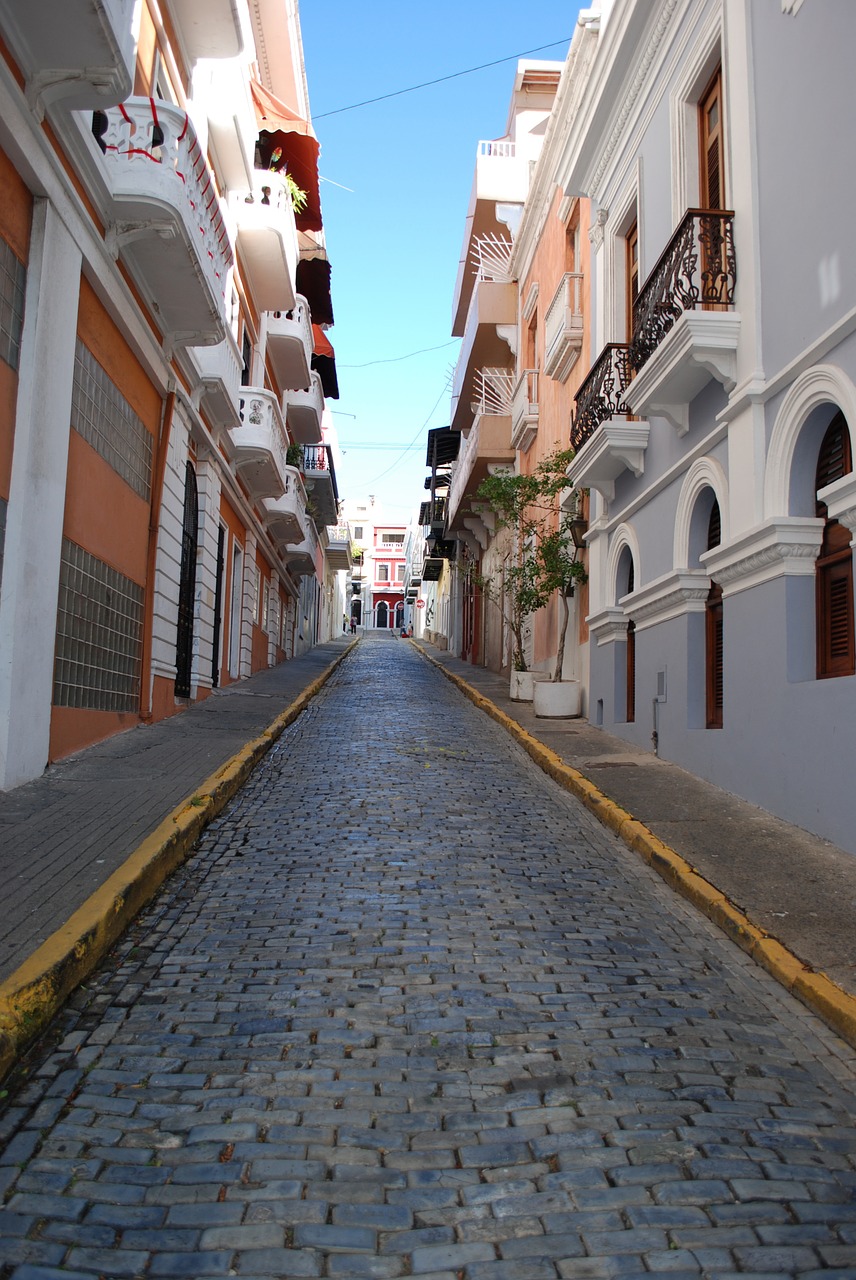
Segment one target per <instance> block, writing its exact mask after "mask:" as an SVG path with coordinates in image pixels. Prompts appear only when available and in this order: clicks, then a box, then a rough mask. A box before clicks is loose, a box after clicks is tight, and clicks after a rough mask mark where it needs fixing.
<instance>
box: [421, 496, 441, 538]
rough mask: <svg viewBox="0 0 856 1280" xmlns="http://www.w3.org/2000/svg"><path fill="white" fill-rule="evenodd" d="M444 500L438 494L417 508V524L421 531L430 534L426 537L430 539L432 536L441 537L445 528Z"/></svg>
mask: <svg viewBox="0 0 856 1280" xmlns="http://www.w3.org/2000/svg"><path fill="white" fill-rule="evenodd" d="M446 506H447V503H446V499H445V497H441V496H440V495H438V494H435V495H434V498H433V500H432V501H429V502H423V503H422V505H421V506H420V508H419V523H420V524H421V525H422V527H423V529H428V530H430V532H429V533H428V534H427V535H426V536H427V537H431V536H432V534H436V535H438V536H442V534H443V530H444V529H445V527H446Z"/></svg>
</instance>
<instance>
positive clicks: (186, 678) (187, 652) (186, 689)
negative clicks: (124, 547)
mask: <svg viewBox="0 0 856 1280" xmlns="http://www.w3.org/2000/svg"><path fill="white" fill-rule="evenodd" d="M198 527H199V497H198V494H197V491H196V472H195V471H194V470H193V465H192V464H191V463H190V462H188V463H187V467H186V469H185V473H184V520H183V522H182V526H181V576H180V578H179V583H178V634H177V637H176V646H175V694H176V697H178V698H189V697H190V677H191V669H192V666H193V605H194V597H195V595H196V548H197V543H198V540H199V538H198Z"/></svg>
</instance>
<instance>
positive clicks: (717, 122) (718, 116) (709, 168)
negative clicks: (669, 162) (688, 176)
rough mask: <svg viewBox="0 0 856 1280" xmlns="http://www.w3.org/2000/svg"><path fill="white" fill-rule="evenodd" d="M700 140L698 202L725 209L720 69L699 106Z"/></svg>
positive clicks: (706, 205) (704, 206) (705, 206)
mask: <svg viewBox="0 0 856 1280" xmlns="http://www.w3.org/2000/svg"><path fill="white" fill-rule="evenodd" d="M699 133H700V138H701V203H702V208H704V209H724V208H725V184H724V182H723V172H722V70H721V68H720V69H718V70H717V72H716V74H715V75H714V77H713V79H712V80H711V82H710V84H709V85H708V87H707V90H706V92H705V94H704V96H703V98H702V99H701V102H700V103H699Z"/></svg>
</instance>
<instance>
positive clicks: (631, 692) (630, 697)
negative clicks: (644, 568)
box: [624, 560, 636, 724]
mask: <svg viewBox="0 0 856 1280" xmlns="http://www.w3.org/2000/svg"><path fill="white" fill-rule="evenodd" d="M634 582H635V574H634V568H633V561H632V560H631V561H630V564H629V567H628V572H627V591H626V593H625V594H626V595H630V593H631V592H632V591H633V590H634ZM626 657H627V671H626V685H625V688H626V707H625V716H624V718H625V720H626V721H627V723H628V724H633V723H634V721H635V720H636V623H635V622H634V621H633V619H632V618H631V619H630V621H629V622H628V623H627V655H626Z"/></svg>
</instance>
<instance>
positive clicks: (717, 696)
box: [705, 582, 723, 729]
mask: <svg viewBox="0 0 856 1280" xmlns="http://www.w3.org/2000/svg"><path fill="white" fill-rule="evenodd" d="M705 633H706V634H705V672H706V691H705V703H706V712H707V714H706V720H705V723H706V724H707V727H708V729H721V728H722V708H723V678H722V666H723V649H722V587H721V586H720V585H719V584H718V583H716V582H715V583H714V584H713V586H712V587H711V588H710V594H709V595H708V597H707V604H706V606H705Z"/></svg>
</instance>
